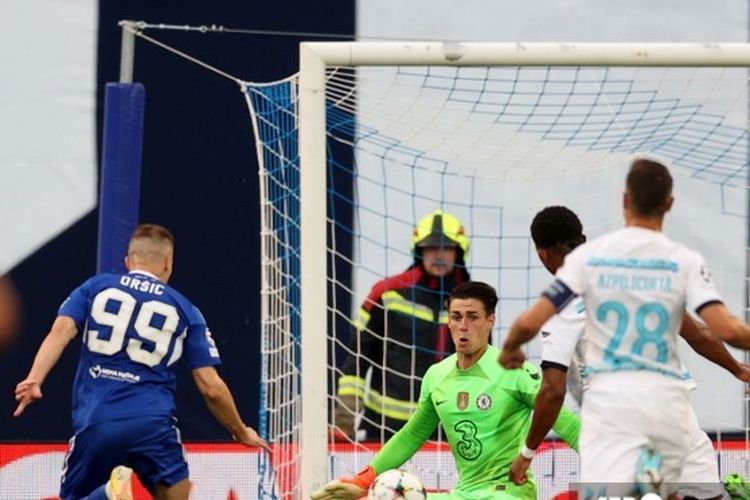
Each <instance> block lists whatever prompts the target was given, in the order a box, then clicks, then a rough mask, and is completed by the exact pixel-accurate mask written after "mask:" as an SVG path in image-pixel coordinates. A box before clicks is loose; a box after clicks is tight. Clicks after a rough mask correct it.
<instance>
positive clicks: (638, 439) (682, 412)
mask: <svg viewBox="0 0 750 500" xmlns="http://www.w3.org/2000/svg"><path fill="white" fill-rule="evenodd" d="M588 382H589V385H588V388H587V390H586V392H585V393H584V397H583V406H582V408H581V422H582V427H581V442H580V449H581V453H580V456H581V483H583V484H584V485H586V484H603V483H606V484H607V485H610V486H608V489H607V491H606V492H607V493H608V494H614V495H629V494H633V493H635V481H636V472H637V464H638V459H639V457H640V455H641V453H642V451H643V449H645V448H648V447H650V448H653V449H655V450H656V451H657V452H659V454H660V455H661V461H662V464H661V476H662V479H663V483H664V484H665V485H669V486H667V489H666V490H665V491H662V492H661V493H662V497H663V496H665V495H668V494H673V493H676V491H673V490H674V489H675V488H676V486H677V484H678V482H679V480H680V478H681V472H682V467H683V464H684V462H685V457H686V456H687V453H688V449H689V445H690V442H689V438H688V436H689V431H690V430H691V429H690V427H689V425H688V419H689V414H690V413H692V408H691V406H690V398H689V396H688V390H687V388H686V386H685V384H684V382H683V381H681V380H679V379H676V378H671V377H668V376H665V375H660V374H658V373H653V372H646V371H621V372H615V373H600V374H596V375H594V376H593V377H591V379H590V380H589V381H588Z"/></svg>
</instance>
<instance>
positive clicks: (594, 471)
mask: <svg viewBox="0 0 750 500" xmlns="http://www.w3.org/2000/svg"><path fill="white" fill-rule="evenodd" d="M612 376H614V374H613V375H600V377H606V378H611V377H612ZM609 385H610V384H609V381H604V382H601V383H595V384H592V387H590V388H589V390H588V391H587V392H586V397H585V398H583V405H582V407H581V437H580V460H581V462H580V463H581V473H580V482H581V490H582V493H583V495H584V497H585V496H586V495H587V492H589V491H592V492H595V493H596V494H597V495H599V494H601V495H605V496H606V495H607V494H611V496H616V495H630V494H631V493H632V492H633V491H632V485H633V481H634V479H635V475H636V464H637V461H638V457H639V455H640V453H641V450H642V449H643V448H644V447H645V446H647V445H648V444H649V443H648V439H647V438H646V437H645V435H644V434H643V433H641V432H638V429H637V428H635V427H634V426H633V425H628V423H627V422H626V421H624V419H623V416H624V415H628V416H629V417H630V416H631V415H632V411H631V407H632V404H631V403H630V401H628V400H627V399H626V400H623V399H620V398H618V397H615V396H614V395H613V391H611V390H610V387H608V386H609ZM618 488H619V489H618ZM610 490H612V491H610Z"/></svg>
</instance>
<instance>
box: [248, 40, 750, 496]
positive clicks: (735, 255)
mask: <svg viewBox="0 0 750 500" xmlns="http://www.w3.org/2000/svg"><path fill="white" fill-rule="evenodd" d="M329 48H330V50H329ZM301 51H302V54H303V58H302V62H301V73H300V74H299V75H293V76H292V77H290V78H288V79H286V80H283V81H280V82H276V83H273V84H263V85H256V84H252V85H249V86H248V87H247V88H246V89H245V93H246V97H247V102H248V105H249V107H250V110H251V115H252V123H253V126H254V130H255V136H256V141H257V154H258V159H259V161H260V166H261V168H260V178H261V209H262V210H261V213H262V235H261V236H262V265H261V274H262V297H261V300H262V313H263V317H262V332H261V335H262V366H263V374H262V387H261V392H262V401H261V430H262V432H263V434H264V435H265V436H266V437H267V438H268V439H269V440H270V441H271V442H273V443H274V445H275V450H276V451H275V453H274V456H273V459H272V461H271V462H268V463H261V464H259V467H260V469H259V472H260V474H261V475H262V476H263V479H262V481H261V485H260V492H259V494H260V496H262V497H279V498H300V497H301V496H302V494H303V492H306V491H309V490H310V488H313V487H317V486H320V485H322V484H324V483H325V482H326V481H328V480H329V479H331V478H333V477H338V476H341V475H344V474H353V473H356V472H357V471H358V470H359V469H361V468H362V467H363V466H365V465H367V463H368V461H369V460H370V459H371V458H372V456H373V453H374V452H375V451H376V450H377V449H378V448H379V445H380V444H382V441H383V439H384V438H386V437H387V435H388V431H395V430H397V427H398V419H395V421H396V424H394V418H392V417H394V415H395V416H398V414H399V412H401V413H403V412H406V414H407V415H408V411H409V406H408V404H407V405H406V406H404V405H403V404H402V403H403V401H402V400H401V399H399V398H395V397H391V396H389V394H388V393H387V391H388V388H387V385H388V384H387V379H393V378H394V377H395V378H396V379H398V380H400V381H401V384H403V387H402V388H404V387H407V388H408V393H409V394H411V396H412V397H413V399H414V400H416V397H417V396H418V391H419V383H420V381H421V377H422V375H423V373H422V372H420V370H419V367H418V366H417V365H418V363H416V362H415V360H416V359H417V358H418V357H419V356H420V352H421V351H425V350H429V348H428V347H425V346H424V345H423V344H422V343H420V341H419V339H418V338H417V332H418V331H419V332H422V330H419V328H422V326H420V327H419V328H417V326H416V325H417V323H418V321H417V320H416V319H415V320H414V321H413V323H414V325H415V326H414V331H413V332H411V333H410V334H411V335H412V340H413V342H407V343H406V344H405V343H404V341H403V337H399V336H398V335H396V334H395V333H394V332H393V331H392V330H390V329H389V325H388V324H386V325H385V326H384V327H382V328H378V329H372V330H371V331H370V330H367V329H368V328H369V327H370V325H368V324H367V319H368V318H367V317H363V315H362V313H361V312H360V307H361V305H362V304H363V302H364V301H365V299H366V298H367V296H368V294H369V293H370V291H371V289H372V287H373V286H374V285H375V284H376V283H378V282H380V281H381V280H383V279H385V278H387V277H391V276H394V275H398V274H400V273H402V272H404V271H405V270H406V269H407V268H409V267H410V266H412V265H414V264H415V258H414V254H413V252H412V248H411V238H412V234H413V231H414V228H415V225H416V224H417V222H418V221H419V220H420V218H422V217H423V216H425V215H426V214H428V213H430V212H432V211H434V210H436V209H441V210H443V211H445V212H448V213H450V214H452V215H453V216H455V217H456V218H458V219H459V220H460V221H461V222H462V224H463V226H464V228H465V234H466V235H467V236H468V238H469V241H470V247H469V249H468V255H467V256H466V257H467V258H466V267H467V270H468V271H469V272H470V274H471V278H472V279H474V280H479V281H485V282H487V283H489V284H491V285H493V286H495V287H496V289H497V290H498V294H499V296H500V303H499V304H498V308H497V322H496V328H495V331H493V341H494V343H495V344H496V345H499V344H500V341H501V339H502V338H503V336H504V333H505V332H506V331H507V329H508V328H509V326H510V324H511V323H512V321H513V320H514V319H515V317H517V315H518V314H519V313H520V312H521V311H523V310H524V309H525V308H527V307H528V306H529V305H530V304H531V302H532V301H533V300H535V298H536V297H537V296H538V295H539V293H540V291H541V290H542V289H543V288H544V286H545V285H546V284H547V283H549V282H550V279H551V277H550V276H549V275H548V273H547V272H546V271H545V270H544V268H543V267H542V266H541V264H540V263H539V261H538V258H537V255H536V251H535V249H534V245H533V242H532V241H531V239H530V236H529V225H530V222H531V220H532V218H533V216H534V214H535V213H536V212H538V211H539V210H541V209H542V208H544V207H545V206H549V205H566V206H568V207H570V208H571V209H573V210H574V211H575V212H576V213H577V214H578V215H579V217H580V218H581V220H582V222H583V225H584V230H585V233H586V234H587V236H588V237H589V238H593V237H596V236H599V235H601V234H603V233H605V232H607V231H610V230H613V229H616V228H619V227H621V226H622V224H623V218H622V207H621V205H622V191H623V183H624V176H625V172H626V169H627V166H628V164H629V162H630V160H631V159H632V158H633V155H636V154H643V155H648V156H651V157H655V158H657V159H660V160H662V161H664V162H665V163H666V164H668V165H669V166H670V168H671V170H672V173H673V175H674V177H675V189H674V192H675V200H676V201H675V205H674V208H673V210H672V212H670V214H669V215H668V216H667V222H666V227H665V231H666V233H667V234H668V235H669V236H670V237H672V238H674V239H676V240H678V241H682V242H685V243H686V244H688V245H689V246H691V247H693V248H695V249H697V250H698V251H700V252H702V253H703V255H704V256H705V257H706V259H707V261H708V264H709V266H710V268H711V271H712V273H713V275H714V277H715V279H716V282H717V283H718V286H719V289H720V290H721V292H722V294H723V296H724V297H725V299H726V303H727V305H728V306H729V308H730V309H731V310H732V311H733V312H734V313H735V314H738V315H743V314H744V313H745V309H746V307H745V303H746V284H747V278H746V276H747V269H746V267H747V266H746V260H747V221H748V219H747V203H748V200H747V194H746V193H747V182H748V179H747V176H748V170H747V157H748V154H747V153H748V128H747V125H748V124H747V117H748V100H747V93H748V73H747V69H746V68H745V67H742V60H744V61H750V58H748V56H747V55H746V54H750V52H748V48H747V47H745V46H744V45H737V46H699V45H693V46H688V45H686V46H679V45H670V46H658V45H655V46H640V47H639V46H617V45H610V46H603V47H599V46H596V47H595V46H587V45H577V46H576V45H556V44H547V45H540V46H534V45H520V44H519V45H516V44H511V45H508V44H498V45H490V44H474V45H472V44H465V45H458V44H406V43H405V44H362V43H360V44H303V47H302V49H301ZM311 54H312V55H311ZM498 54H500V55H498ZM502 54H505V58H504V59H503V57H502ZM737 54H739V56H738V55H737ZM743 58H744V59H743ZM462 64H466V66H462ZM644 64H647V65H644ZM310 75H312V76H310ZM417 265H418V263H417ZM444 292H450V290H444ZM392 298H393V302H391V303H389V302H388V301H387V300H381V301H380V302H379V303H378V305H377V307H381V308H383V309H386V310H387V311H386V312H387V313H388V315H386V317H391V318H393V317H394V316H392V315H393V314H402V315H404V316H405V317H409V318H418V320H419V321H422V322H425V321H427V322H432V324H433V328H434V329H435V331H438V330H439V329H440V328H444V327H445V325H446V324H447V322H446V317H447V316H446V315H445V314H440V312H439V311H428V312H425V314H426V315H427V317H425V316H424V315H423V316H420V315H419V311H417V309H418V308H419V305H418V304H414V303H412V302H410V301H409V300H408V297H407V298H406V299H404V297H403V296H398V295H396V296H393V297H392ZM399 300H401V301H402V302H399ZM423 312H424V311H423ZM428 313H429V314H428ZM386 323H387V321H386ZM402 323H403V322H401V323H400V324H402ZM392 324H393V325H395V324H396V322H395V320H394V321H392ZM394 328H395V326H394ZM365 330H367V333H368V334H370V335H372V336H375V337H376V338H377V339H378V342H379V344H380V350H378V351H377V353H376V354H373V353H372V352H370V351H367V349H369V348H365V347H364V346H363V343H361V342H358V341H357V339H358V338H360V337H361V335H362V332H363V331H365ZM419 334H420V335H421V334H422V333H419ZM412 346H413V347H412ZM683 347H685V346H683ZM389 350H391V352H396V351H399V352H406V351H408V352H410V353H411V355H410V356H411V357H410V358H409V359H407V360H403V359H402V360H400V361H398V362H396V361H394V357H393V356H390V357H389V355H388V352H389ZM540 351H541V349H540V344H539V343H538V341H536V342H535V343H532V344H531V345H530V346H529V347H528V355H529V358H530V359H531V360H532V361H534V362H538V360H539V356H540ZM683 351H684V352H683V361H684V363H685V364H686V366H687V367H688V369H689V370H690V371H691V373H692V375H693V377H694V378H695V380H696V382H697V384H698V386H699V388H698V389H697V390H696V391H695V392H694V396H693V403H694V406H695V409H696V412H697V414H698V416H699V419H700V422H701V425H702V427H703V428H704V429H705V430H707V431H709V432H711V433H712V437H713V436H716V442H717V443H719V444H720V445H721V446H720V447H719V448H720V450H721V454H720V465H721V473H722V474H726V473H730V472H741V473H747V469H748V456H747V453H746V451H745V450H746V449H747V442H748V441H747V439H746V437H745V436H746V430H747V418H746V414H745V413H746V406H747V401H746V400H745V398H744V396H743V387H742V385H741V384H740V383H738V382H736V381H734V380H733V379H732V378H731V376H730V375H729V374H728V373H726V372H723V371H722V370H721V369H720V368H718V367H715V366H712V365H710V364H709V363H708V362H707V361H705V360H703V359H699V358H698V357H697V355H695V354H693V353H692V352H691V351H690V350H689V348H685V349H683ZM422 354H423V352H422ZM430 354H434V352H430ZM735 354H736V356H738V357H740V356H741V354H739V353H735ZM436 359H437V358H436ZM386 360H388V362H387V363H386ZM362 361H365V362H362ZM347 363H350V364H351V363H354V365H356V366H357V367H358V368H357V371H356V373H354V374H353V377H350V378H349V379H347V378H346V376H348V375H352V374H351V373H349V372H347V371H346V370H345V369H344V366H345V365H347ZM362 367H369V368H362ZM342 377H344V379H342ZM342 380H343V381H346V380H349V382H351V381H352V380H354V381H355V384H354V385H355V390H353V391H349V393H348V394H352V393H354V394H356V396H357V397H356V398H355V401H356V402H355V403H354V408H353V412H352V413H353V415H351V416H350V417H353V418H355V422H356V423H357V425H359V426H360V427H363V428H364V427H369V428H376V429H381V430H382V432H379V433H374V432H370V433H368V434H367V435H366V436H362V435H360V436H350V437H349V438H348V439H347V440H345V441H344V442H337V443H334V442H333V441H332V440H331V439H332V436H333V434H332V433H329V430H331V429H333V430H341V426H340V422H337V419H338V418H341V415H342V413H341V409H342V405H341V403H342V399H341V394H342V393H343V392H346V391H342V388H341V386H342V384H343V382H342ZM357 384H360V385H357ZM571 404H574V403H572V402H571ZM360 434H361V433H360ZM340 436H341V434H339V437H340ZM577 463H578V462H577V457H576V455H575V454H574V453H573V452H571V451H570V450H568V449H567V448H566V447H565V446H562V445H560V444H559V443H555V442H551V443H548V444H547V445H546V448H545V450H544V452H543V453H540V455H539V457H538V458H537V459H535V461H534V470H535V473H536V477H537V481H538V483H539V495H540V498H552V497H553V496H554V495H555V494H558V493H560V492H563V491H565V490H566V489H567V488H568V483H570V482H574V481H575V480H576V478H577V468H578V466H577ZM405 468H406V469H407V470H410V471H411V472H414V473H415V474H416V475H417V476H418V477H420V478H421V479H422V481H424V482H425V484H426V485H427V486H428V488H431V489H438V490H444V489H449V488H451V487H452V486H453V485H454V484H455V482H456V479H457V478H456V473H455V468H454V464H453V460H452V458H451V455H450V451H449V449H448V447H447V445H446V444H445V443H444V442H442V441H441V436H440V435H438V436H437V440H436V441H431V442H430V443H429V444H428V445H427V446H425V447H424V448H423V449H422V450H421V451H420V452H419V453H418V454H417V456H415V457H414V459H412V460H411V461H410V462H409V463H408V464H407V465H406V466H405Z"/></svg>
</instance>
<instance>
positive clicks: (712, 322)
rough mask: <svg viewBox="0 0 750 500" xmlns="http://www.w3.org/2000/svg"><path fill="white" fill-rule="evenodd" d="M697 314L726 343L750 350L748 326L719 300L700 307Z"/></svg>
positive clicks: (749, 330) (749, 328) (749, 327)
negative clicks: (730, 312)
mask: <svg viewBox="0 0 750 500" xmlns="http://www.w3.org/2000/svg"><path fill="white" fill-rule="evenodd" d="M698 315H699V316H700V317H701V319H702V320H703V321H705V322H706V325H707V326H708V329H709V330H710V331H711V332H712V333H714V334H715V335H717V336H718V337H719V338H720V339H721V340H723V341H724V342H726V343H727V344H729V345H731V346H734V347H737V348H740V349H744V350H750V326H748V325H747V323H745V322H744V321H742V320H740V319H739V318H736V317H734V316H732V315H731V314H729V311H728V310H727V308H726V307H725V306H724V304H722V303H720V302H716V303H713V304H708V305H706V306H704V307H703V308H701V310H700V312H699V313H698Z"/></svg>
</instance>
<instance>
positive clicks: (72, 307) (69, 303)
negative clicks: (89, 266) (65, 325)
mask: <svg viewBox="0 0 750 500" xmlns="http://www.w3.org/2000/svg"><path fill="white" fill-rule="evenodd" d="M93 280H94V279H93V278H91V279H89V280H87V281H86V282H85V283H84V284H83V285H81V286H79V287H78V288H76V289H75V290H73V292H71V294H70V295H68V298H67V299H65V300H64V301H63V303H62V305H60V309H58V310H57V315H58V316H68V317H70V318H72V319H73V321H75V323H76V326H77V327H78V330H82V329H83V325H84V324H85V323H86V319H87V318H88V315H89V296H90V289H91V286H92V282H93Z"/></svg>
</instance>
